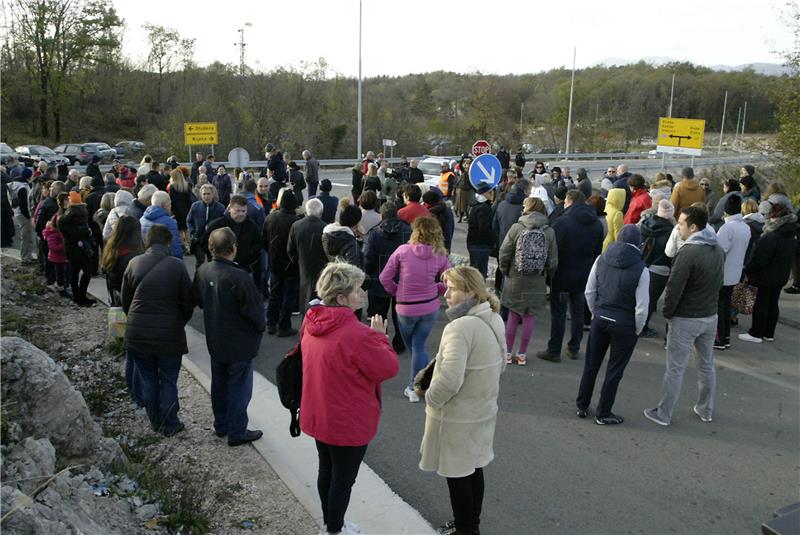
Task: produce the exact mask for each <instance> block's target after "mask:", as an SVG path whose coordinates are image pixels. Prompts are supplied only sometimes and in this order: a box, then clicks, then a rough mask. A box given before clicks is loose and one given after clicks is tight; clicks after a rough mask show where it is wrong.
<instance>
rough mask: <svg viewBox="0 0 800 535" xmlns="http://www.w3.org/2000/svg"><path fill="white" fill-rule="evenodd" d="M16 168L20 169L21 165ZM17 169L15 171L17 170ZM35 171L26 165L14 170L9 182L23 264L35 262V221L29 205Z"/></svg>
mask: <svg viewBox="0 0 800 535" xmlns="http://www.w3.org/2000/svg"><path fill="white" fill-rule="evenodd" d="M16 169H20V168H19V167H18V168H16ZM16 169H15V170H14V171H16ZM31 176H33V171H31V170H30V168H28V167H25V168H23V169H22V170H21V171H19V172H12V179H13V180H12V181H11V182H10V183H9V184H8V193H9V195H10V198H11V208H13V210H14V226H15V228H16V232H17V235H18V236H19V239H20V244H19V253H20V259H21V260H22V263H23V264H30V263H33V262H34V258H33V253H34V250H35V249H36V243H35V240H34V236H35V234H34V231H33V223H32V222H31V213H30V208H29V206H28V196H29V195H30V193H31V186H30V183H29V180H30V178H31Z"/></svg>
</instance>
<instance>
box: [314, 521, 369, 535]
mask: <svg viewBox="0 0 800 535" xmlns="http://www.w3.org/2000/svg"><path fill="white" fill-rule="evenodd" d="M356 533H361V528H359V527H358V524H353V523H352V522H348V521H347V520H345V521H344V526H342V531H340V532H339V535H354V534H356ZM319 535H328V527H327V526H322V529H321V530H320V532H319Z"/></svg>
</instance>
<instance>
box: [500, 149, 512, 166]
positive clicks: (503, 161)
mask: <svg viewBox="0 0 800 535" xmlns="http://www.w3.org/2000/svg"><path fill="white" fill-rule="evenodd" d="M497 159H498V160H500V167H502V168H503V169H508V167H509V164H510V163H511V155H510V154H509V153H508V151H506V150H501V151H498V152H497Z"/></svg>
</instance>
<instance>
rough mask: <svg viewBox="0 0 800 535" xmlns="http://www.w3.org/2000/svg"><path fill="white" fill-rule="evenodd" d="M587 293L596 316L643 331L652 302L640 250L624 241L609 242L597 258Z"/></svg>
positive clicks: (648, 275)
mask: <svg viewBox="0 0 800 535" xmlns="http://www.w3.org/2000/svg"><path fill="white" fill-rule="evenodd" d="M584 295H585V296H586V305H587V306H588V307H589V310H591V311H592V315H593V316H594V317H596V318H598V317H599V318H602V319H604V320H606V321H611V322H613V323H615V324H616V325H617V326H627V327H632V328H634V329H635V332H636V333H639V332H641V330H642V328H643V327H644V324H645V321H647V313H648V308H649V304H650V273H649V272H648V271H647V270H646V269H644V262H643V261H642V254H641V252H640V251H639V249H638V248H637V247H635V246H633V245H631V244H629V243H624V242H614V243H612V244H611V245H609V246H608V249H606V252H605V253H603V254H602V255H600V256H598V257H597V260H595V262H594V265H593V266H592V270H591V272H589V280H588V281H587V283H586V291H585V292H584Z"/></svg>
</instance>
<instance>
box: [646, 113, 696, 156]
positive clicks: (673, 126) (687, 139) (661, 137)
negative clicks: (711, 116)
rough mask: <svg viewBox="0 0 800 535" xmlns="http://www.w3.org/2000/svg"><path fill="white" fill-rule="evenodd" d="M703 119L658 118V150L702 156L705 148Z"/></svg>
mask: <svg viewBox="0 0 800 535" xmlns="http://www.w3.org/2000/svg"><path fill="white" fill-rule="evenodd" d="M705 127H706V122H705V121H704V120H703V119H674V118H672V117H660V118H659V119H658V147H656V150H657V151H658V152H668V153H672V154H691V155H693V156H700V155H701V154H702V149H703V131H704V130H705Z"/></svg>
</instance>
